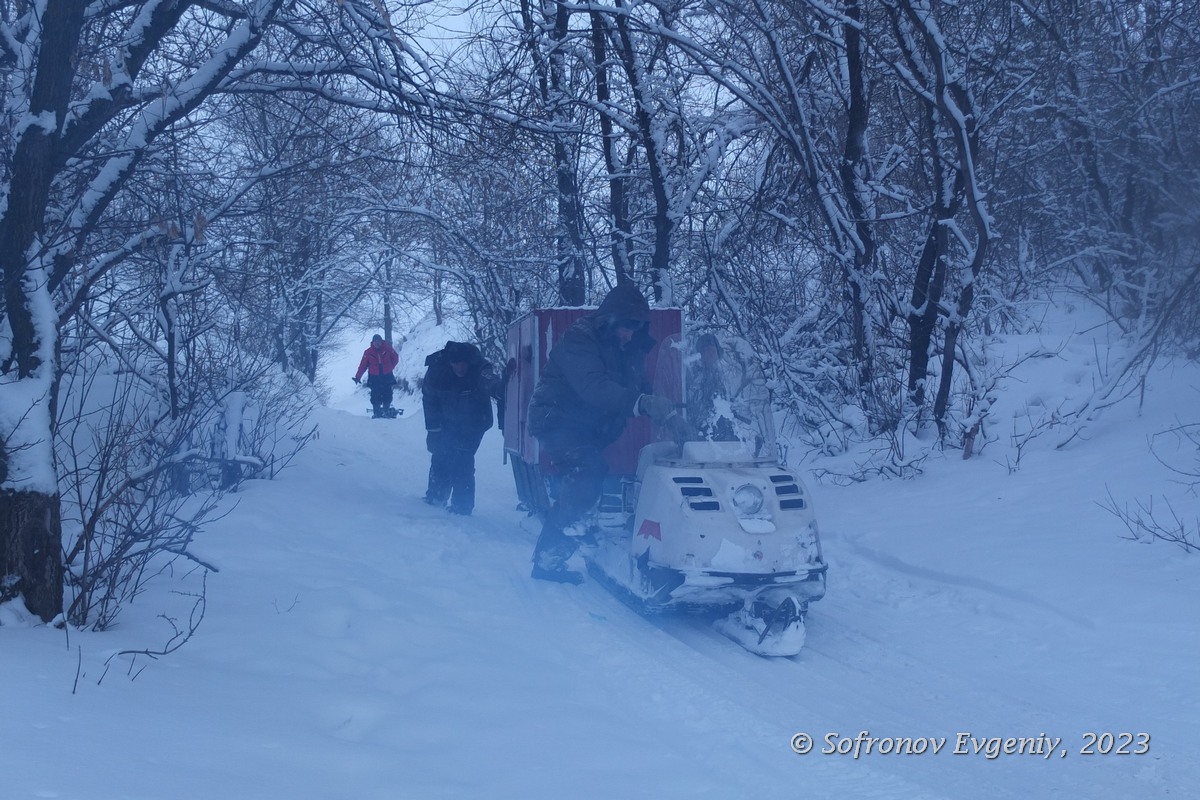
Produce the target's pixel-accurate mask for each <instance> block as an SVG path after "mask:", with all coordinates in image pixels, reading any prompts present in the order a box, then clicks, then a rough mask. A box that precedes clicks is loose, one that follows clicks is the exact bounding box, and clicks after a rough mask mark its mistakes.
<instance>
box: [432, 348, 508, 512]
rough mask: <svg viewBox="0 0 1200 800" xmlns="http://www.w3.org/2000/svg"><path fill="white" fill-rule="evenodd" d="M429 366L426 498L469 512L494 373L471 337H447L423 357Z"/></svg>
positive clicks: (489, 419)
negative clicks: (464, 339) (449, 339)
mask: <svg viewBox="0 0 1200 800" xmlns="http://www.w3.org/2000/svg"><path fill="white" fill-rule="evenodd" d="M425 366H426V367H427V369H426V371H425V379H424V381H423V382H422V384H421V402H422V405H423V407H424V410H425V431H426V434H425V444H426V447H427V448H428V450H429V484H428V488H427V490H426V492H425V502H426V503H429V504H430V505H433V506H443V507H444V506H446V505H447V504H449V510H450V512H451V513H452V514H470V513H471V512H472V511H473V510H474V509H475V453H476V452H477V451H478V450H479V444H480V442H481V441H482V440H483V434H484V433H485V432H486V431H487V430H488V429H489V428H491V427H492V421H493V415H492V399H493V394H494V392H495V390H496V386H497V378H496V373H495V371H494V370H493V368H492V365H491V363H490V362H488V361H486V360H484V358H483V354H482V353H480V351H479V348H478V347H476V346H475V345H473V344H469V343H467V342H447V343H446V346H445V347H443V348H442V349H441V350H438V351H437V352H436V353H432V354H430V355H429V356H428V357H427V358H426V359H425Z"/></svg>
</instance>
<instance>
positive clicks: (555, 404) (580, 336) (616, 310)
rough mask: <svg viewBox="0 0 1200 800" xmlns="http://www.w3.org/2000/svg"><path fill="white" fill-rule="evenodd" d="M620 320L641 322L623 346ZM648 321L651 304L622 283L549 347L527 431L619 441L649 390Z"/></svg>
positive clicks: (569, 438)
mask: <svg viewBox="0 0 1200 800" xmlns="http://www.w3.org/2000/svg"><path fill="white" fill-rule="evenodd" d="M622 320H632V321H634V322H637V323H640V325H639V327H638V329H637V330H635V331H634V336H633V339H632V340H631V341H630V342H629V344H628V345H626V346H624V347H622V346H621V342H620V339H619V338H618V336H617V327H618V323H620V322H621V321H622ZM649 322H650V305H649V303H647V302H646V298H645V297H643V296H642V293H641V292H640V291H638V290H637V288H636V287H634V286H632V285H630V284H620V285H618V286H617V287H616V288H615V289H613V290H612V291H611V292H609V293H608V295H607V296H606V297H605V298H604V300H603V301H602V302H601V303H600V306H599V308H597V309H596V311H595V312H593V313H592V314H589V315H587V316H585V317H581V318H580V319H578V320H576V322H575V323H574V324H572V325H571V327H569V328H568V329H567V330H566V332H565V333H563V335H562V338H561V339H559V340H558V342H557V343H556V344H555V345H554V348H553V349H552V350H551V351H550V355H549V357H548V359H547V361H546V366H545V369H544V370H543V371H542V375H541V378H540V380H539V381H538V385H537V387H536V388H535V389H534V392H533V398H532V400H531V401H530V403H529V432H530V433H531V434H533V435H534V436H536V437H538V438H539V439H544V438H547V437H554V438H557V439H560V440H561V439H565V440H567V441H572V442H578V443H588V444H593V445H595V446H597V447H606V446H608V445H609V444H611V443H612V442H614V441H616V440H617V438H618V437H620V435H621V432H622V431H623V430H624V429H625V422H626V420H627V419H628V418H629V417H631V416H633V415H634V414H636V413H637V412H636V406H637V402H638V398H639V397H640V396H641V395H642V394H643V393H645V392H648V391H649V386H648V385H647V380H646V370H645V361H646V354H647V353H649V352H650V350H651V349H652V348H653V347H654V340H653V339H652V338H650V334H649V332H648V331H647V327H648V323H649Z"/></svg>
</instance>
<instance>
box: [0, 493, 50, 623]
mask: <svg viewBox="0 0 1200 800" xmlns="http://www.w3.org/2000/svg"><path fill="white" fill-rule="evenodd" d="M17 594H21V595H23V596H24V598H25V607H26V608H28V609H29V610H30V612H32V613H34V614H37V615H38V616H39V617H41V618H42V620H43V621H45V622H50V621H51V620H53V619H54V618H55V617H57V616H58V615H59V614H61V613H62V610H63V604H62V599H63V598H62V595H63V574H62V521H61V519H60V518H59V510H58V496H57V495H48V494H42V493H40V492H28V491H25V492H14V491H12V490H11V489H5V490H2V491H0V599H8V598H10V597H13V596H15V595H17Z"/></svg>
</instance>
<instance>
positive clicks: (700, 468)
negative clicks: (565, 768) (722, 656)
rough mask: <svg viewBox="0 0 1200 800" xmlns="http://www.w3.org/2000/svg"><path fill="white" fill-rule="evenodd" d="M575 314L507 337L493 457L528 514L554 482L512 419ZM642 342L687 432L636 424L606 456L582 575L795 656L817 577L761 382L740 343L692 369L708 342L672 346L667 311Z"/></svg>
mask: <svg viewBox="0 0 1200 800" xmlns="http://www.w3.org/2000/svg"><path fill="white" fill-rule="evenodd" d="M584 313H587V309H577V308H572V309H543V310H537V311H534V312H531V313H530V314H529V315H527V316H526V317H523V318H522V319H519V320H518V321H517V322H516V323H514V325H513V327H512V328H510V330H509V336H508V356H509V359H508V367H507V369H506V374H507V375H508V382H507V385H506V402H505V421H504V436H505V451H506V454H507V457H508V458H509V459H510V461H511V463H512V467H513V475H514V478H515V480H516V485H517V494H518V497H519V499H520V501H521V503H522V505H523V506H524V507H525V508H526V509H527V510H528V511H529V512H530V513H532V514H538V515H543V514H544V513H545V512H546V511H548V510H549V508H550V504H551V498H552V497H553V496H554V491H555V482H556V479H555V474H554V468H553V464H550V463H547V462H545V461H544V460H543V459H542V457H541V454H540V453H539V451H538V447H537V442H536V440H535V439H533V437H530V436H528V434H527V432H526V428H525V422H526V421H525V418H524V417H525V412H526V409H527V407H528V403H529V397H530V396H531V395H532V392H533V386H534V385H536V382H537V376H538V373H539V372H540V369H541V367H542V365H544V364H545V360H546V356H547V355H548V353H549V349H550V347H551V346H553V343H554V341H555V340H556V339H557V338H558V336H559V335H561V333H562V332H563V331H564V330H566V327H567V326H569V325H570V323H571V322H573V321H574V319H576V318H578V317H579V316H580V315H582V314H584ZM650 334H651V336H653V337H654V338H655V339H656V340H657V344H656V346H655V349H654V350H653V351H651V353H650V355H649V357H648V358H647V369H648V371H649V373H650V377H651V380H652V381H653V385H654V391H655V393H656V394H660V395H662V396H664V397H667V398H669V399H671V400H673V401H674V402H675V403H676V404H677V408H678V409H679V413H681V414H683V415H685V417H686V418H687V420H688V422H689V427H690V429H691V434H690V435H689V436H688V437H687V438H686V440H682V441H672V440H667V441H663V440H662V438H663V437H662V435H661V432H660V431H657V430H656V429H654V428H653V427H652V426H651V424H650V423H649V421H648V420H646V419H645V418H641V417H638V418H634V419H632V420H631V421H630V423H629V425H628V426H627V429H626V431H625V433H624V435H623V436H622V437H621V439H619V440H618V441H617V442H615V443H614V444H613V445H612V446H611V447H609V448H608V450H607V451H606V452H605V458H606V460H607V461H608V464H609V468H610V475H609V478H608V483H607V485H606V488H605V492H604V495H603V497H602V498H601V500H600V502H599V503H598V504H597V506H596V507H595V508H594V509H593V510H592V512H591V513H590V515H589V516H588V517H587V518H586V519H585V520H584V521H583V522H582V524H581V527H582V528H583V530H582V531H578V532H579V533H581V534H582V538H583V540H584V541H586V542H587V544H586V545H585V546H583V547H581V552H582V554H583V557H584V560H585V562H586V564H587V570H588V573H589V574H590V575H591V576H592V577H593V578H594V579H595V580H597V581H598V582H599V583H601V584H602V585H604V586H605V587H606V588H608V589H609V590H610V591H612V592H613V593H614V594H616V595H618V596H619V597H621V598H622V599H624V600H625V601H626V602H627V603H629V604H630V605H632V606H634V607H635V608H637V609H638V610H639V611H641V612H642V613H645V614H657V613H664V612H680V613H687V614H691V615H696V616H700V617H703V618H707V619H709V620H711V621H712V624H713V626H714V627H715V629H716V630H718V631H719V632H721V633H722V634H724V635H725V636H727V637H729V638H730V639H732V640H734V641H735V642H737V643H738V644H740V645H742V646H743V647H745V648H746V649H747V650H750V651H751V652H754V653H757V654H759V655H764V656H791V655H796V654H797V653H799V652H800V650H801V648H802V646H803V644H804V634H805V628H804V623H805V617H806V616H807V614H808V609H809V604H810V603H812V602H813V601H815V600H819V599H820V598H821V597H823V596H824V594H825V575H826V571H827V567H826V564H825V561H824V559H823V557H822V554H821V544H820V538H819V536H818V531H817V522H816V518H815V515H814V512H813V507H812V502H811V497H810V495H809V493H808V490H807V488H806V487H805V485H804V482H803V481H802V480H800V478H799V476H797V475H796V473H795V471H794V470H790V469H788V468H787V467H785V466H784V465H783V464H782V460H781V458H780V457H779V450H778V447H777V444H776V440H775V435H774V427H773V424H772V414H771V408H770V397H769V393H768V391H767V388H766V382H765V380H764V379H763V378H762V376H761V373H759V372H758V371H757V367H756V366H755V365H754V362H753V359H752V358H751V357H749V356H750V355H751V354H750V353H749V352H748V348H747V347H746V346H745V343H744V342H739V341H733V340H729V339H726V340H725V341H720V342H719V343H718V345H717V352H718V356H717V358H716V360H715V361H713V362H712V363H705V359H704V358H702V356H701V354H700V352H699V349H700V348H698V347H697V341H698V339H699V338H706V339H712V338H714V337H711V336H709V337H687V336H684V335H683V334H682V332H681V315H680V312H679V310H678V309H654V310H652V312H651V322H650Z"/></svg>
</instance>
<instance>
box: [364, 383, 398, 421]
mask: <svg viewBox="0 0 1200 800" xmlns="http://www.w3.org/2000/svg"><path fill="white" fill-rule="evenodd" d="M395 383H396V379H395V378H393V377H392V376H391V375H369V376H367V386H369V387H370V388H371V411H372V413H373V416H376V417H382V416H383V415H384V414H383V412H384V410H385V409H388V408H390V407H391V405H392V387H393V385H394V384H395Z"/></svg>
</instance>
